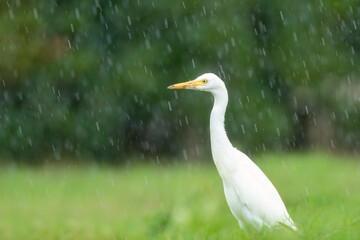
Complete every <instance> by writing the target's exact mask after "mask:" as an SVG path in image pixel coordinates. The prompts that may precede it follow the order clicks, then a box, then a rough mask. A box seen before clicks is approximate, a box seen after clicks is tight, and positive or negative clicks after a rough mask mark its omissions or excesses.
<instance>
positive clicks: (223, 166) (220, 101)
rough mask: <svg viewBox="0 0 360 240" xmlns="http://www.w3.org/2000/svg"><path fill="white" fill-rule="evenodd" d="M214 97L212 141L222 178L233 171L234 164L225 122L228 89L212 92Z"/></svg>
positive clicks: (211, 119)
mask: <svg viewBox="0 0 360 240" xmlns="http://www.w3.org/2000/svg"><path fill="white" fill-rule="evenodd" d="M212 94H213V96H214V106H213V109H212V111H211V115H210V140H211V152H212V155H213V159H214V162H215V165H216V168H217V169H218V171H219V173H220V175H221V176H224V175H226V174H223V173H225V172H228V171H231V169H232V167H233V164H232V162H231V159H232V158H231V157H230V156H226V155H228V154H231V152H232V150H233V146H232V145H231V143H230V141H229V138H228V137H227V135H226V131H225V126H224V120H225V112H226V106H227V103H228V94H227V90H226V88H225V87H224V88H222V89H219V90H217V91H215V92H212Z"/></svg>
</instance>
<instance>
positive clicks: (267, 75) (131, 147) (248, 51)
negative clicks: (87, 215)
mask: <svg viewBox="0 0 360 240" xmlns="http://www.w3.org/2000/svg"><path fill="white" fill-rule="evenodd" d="M0 13H1V15H0V16H1V17H0V29H1V30H2V34H1V36H0V46H1V58H0V85H1V86H0V109H1V110H0V111H1V112H0V143H1V148H0V154H1V155H2V156H3V157H6V158H12V159H20V160H24V161H27V160H39V159H41V158H43V157H48V156H50V158H51V159H57V160H60V159H61V158H62V157H63V156H73V157H81V158H89V157H90V158H94V159H103V160H106V161H115V160H117V161H122V159H123V158H124V156H126V155H128V154H134V153H135V154H139V156H145V155H151V156H153V157H157V156H158V155H160V154H174V153H177V154H183V155H184V156H185V157H186V156H189V155H196V154H204V153H205V152H208V151H204V150H203V147H204V146H205V148H208V146H209V144H208V125H209V124H208V121H209V120H208V119H209V112H210V109H211V104H212V103H211V101H210V97H209V96H208V97H204V96H201V94H194V93H190V92H182V91H176V92H174V91H167V90H166V86H168V85H170V84H173V83H174V82H179V81H185V80H189V79H193V78H195V77H196V76H198V75H200V74H202V73H204V72H214V73H216V74H218V75H219V76H220V77H221V78H222V79H223V80H224V81H225V82H226V84H227V86H228V88H229V94H230V102H229V109H228V110H229V111H228V114H227V120H226V121H227V129H228V132H229V135H230V138H231V139H233V140H234V143H235V145H237V146H238V147H240V148H242V149H246V150H247V151H252V152H258V151H265V150H282V149H293V148H312V147H323V148H330V149H336V150H342V149H344V150H346V151H356V149H359V147H360V125H359V120H360V119H359V118H360V115H359V112H358V111H359V105H360V80H359V70H358V67H357V66H358V65H359V56H360V41H359V39H360V33H359V30H358V28H359V27H360V20H359V19H360V8H359V1H342V2H339V1H291V2H284V1H279V0H277V1H272V2H269V1H266V0H260V1H254V0H248V1H235V0H227V1H206V2H204V1H164V0H158V1H142V0H138V1H130V0H122V1H99V0H95V1H91V2H89V1H85V0H78V1H69V0H48V1H23V0H13V1H3V2H1V3H0Z"/></svg>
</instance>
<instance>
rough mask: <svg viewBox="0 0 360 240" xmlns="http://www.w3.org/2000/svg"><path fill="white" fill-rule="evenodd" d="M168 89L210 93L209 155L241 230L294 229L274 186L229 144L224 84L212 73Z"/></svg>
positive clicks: (244, 156) (226, 97) (256, 167)
mask: <svg viewBox="0 0 360 240" xmlns="http://www.w3.org/2000/svg"><path fill="white" fill-rule="evenodd" d="M168 89H191V90H199V91H206V92H210V93H211V94H212V95H213V97H214V106H213V108H212V111H211V115H210V140H211V152H212V156H213V159H214V162H215V165H216V168H217V170H218V172H219V174H220V177H221V179H222V181H223V185H224V192H225V198H226V201H227V203H228V205H229V207H230V210H231V212H232V214H233V215H234V216H235V218H236V219H237V220H238V222H239V225H240V227H241V228H246V227H248V226H252V227H254V228H257V229H259V228H262V227H273V226H276V225H279V224H282V225H287V226H289V227H291V228H292V229H294V230H296V226H295V224H294V222H293V221H292V220H291V218H290V216H289V214H288V212H287V210H286V208H285V205H284V203H283V201H282V200H281V197H280V195H279V193H278V192H277V190H276V189H275V187H274V185H273V184H272V183H271V182H270V180H269V179H268V178H267V177H266V176H265V174H264V173H263V172H262V171H261V170H260V168H259V167H258V166H257V165H256V164H255V163H254V162H253V161H251V160H250V158H249V157H248V156H246V155H245V154H244V153H242V152H240V151H239V150H238V149H236V148H234V147H233V146H232V144H231V143H230V141H229V139H228V137H227V135H226V132H225V126H224V118H225V111H226V106H227V103H228V93H227V90H226V87H225V84H224V82H223V81H222V80H221V79H220V78H219V77H218V76H216V75H215V74H213V73H205V74H203V75H201V76H200V77H198V78H196V79H195V80H193V81H189V82H183V83H178V84H174V85H171V86H169V87H168Z"/></svg>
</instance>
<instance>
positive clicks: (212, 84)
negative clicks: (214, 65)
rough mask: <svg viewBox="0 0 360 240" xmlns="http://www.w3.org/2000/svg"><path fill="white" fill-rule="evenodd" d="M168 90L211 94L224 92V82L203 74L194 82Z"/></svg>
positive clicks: (213, 76)
mask: <svg viewBox="0 0 360 240" xmlns="http://www.w3.org/2000/svg"><path fill="white" fill-rule="evenodd" d="M168 89H191V90H198V91H206V92H211V93H213V94H214V93H215V92H217V91H222V90H224V89H225V90H226V88H225V84H224V82H223V81H222V80H221V79H220V78H219V77H218V76H216V75H215V74H213V73H205V74H203V75H201V76H199V77H197V78H196V79H195V80H192V81H188V82H182V83H177V84H174V85H171V86H169V87H168Z"/></svg>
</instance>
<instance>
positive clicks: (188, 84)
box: [168, 80, 205, 89]
mask: <svg viewBox="0 0 360 240" xmlns="http://www.w3.org/2000/svg"><path fill="white" fill-rule="evenodd" d="M204 85H205V83H204V82H203V80H193V81H188V82H182V83H176V84H174V85H171V86H168V89H194V88H196V87H198V86H204Z"/></svg>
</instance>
